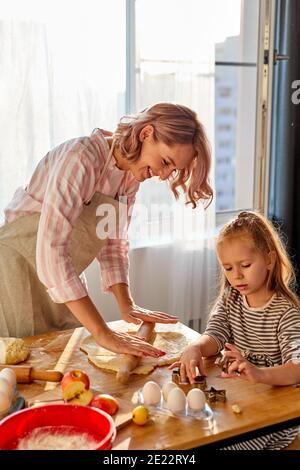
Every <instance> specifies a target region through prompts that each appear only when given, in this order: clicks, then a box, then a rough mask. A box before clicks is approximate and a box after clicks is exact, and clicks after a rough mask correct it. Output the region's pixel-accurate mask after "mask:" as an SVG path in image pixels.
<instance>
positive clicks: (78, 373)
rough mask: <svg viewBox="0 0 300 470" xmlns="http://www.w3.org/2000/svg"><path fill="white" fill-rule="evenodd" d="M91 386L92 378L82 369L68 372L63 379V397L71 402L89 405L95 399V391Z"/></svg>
mask: <svg viewBox="0 0 300 470" xmlns="http://www.w3.org/2000/svg"><path fill="white" fill-rule="evenodd" d="M89 388H90V380H89V378H88V376H87V374H86V373H85V372H83V371H82V370H71V371H69V372H67V373H66V374H65V375H64V376H63V378H62V381H61V389H62V397H63V399H64V400H65V401H67V402H69V403H76V404H80V405H88V404H89V403H90V401H91V400H92V399H93V393H92V392H91V391H90V390H89Z"/></svg>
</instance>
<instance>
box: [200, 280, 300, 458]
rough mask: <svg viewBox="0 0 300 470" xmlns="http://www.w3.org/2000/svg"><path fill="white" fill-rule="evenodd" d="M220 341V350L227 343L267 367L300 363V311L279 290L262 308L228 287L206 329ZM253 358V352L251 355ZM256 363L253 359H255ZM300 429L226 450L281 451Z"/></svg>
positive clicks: (273, 434)
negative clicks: (269, 365)
mask: <svg viewBox="0 0 300 470" xmlns="http://www.w3.org/2000/svg"><path fill="white" fill-rule="evenodd" d="M204 334H207V335H209V336H211V337H212V338H213V339H214V340H215V341H216V343H217V345H218V349H219V351H221V349H223V348H224V344H225V343H226V342H228V343H232V344H234V345H235V346H236V347H237V348H238V349H240V350H242V351H249V352H250V353H252V354H253V357H254V358H256V361H255V364H256V365H258V366H265V365H266V361H265V360H266V359H267V360H268V362H270V359H271V361H272V363H273V364H274V366H275V365H281V364H284V363H287V362H296V363H300V311H299V309H298V308H297V307H296V306H295V305H294V304H292V302H291V301H290V300H289V299H287V298H285V297H284V296H283V295H282V294H280V293H275V294H274V295H273V297H272V298H271V299H270V301H269V302H268V303H267V304H266V305H264V306H263V307H259V308H253V307H249V305H248V303H247V300H246V298H245V297H244V296H242V295H241V294H240V293H239V292H238V291H237V290H236V289H234V288H233V287H229V288H227V289H226V291H225V293H224V295H223V297H222V298H221V299H220V300H219V301H218V302H217V304H216V306H215V308H214V309H213V312H212V314H211V317H210V319H209V321H208V325H207V328H206V330H205V332H204ZM250 358H251V354H250ZM252 362H253V361H252ZM298 432H299V428H298V427H295V428H289V429H284V430H283V431H277V432H273V433H271V434H266V435H264V436H261V437H257V438H254V439H251V440H246V441H244V442H240V443H238V444H234V445H232V446H229V447H226V448H225V449H226V450H280V449H282V448H284V447H286V446H287V445H288V444H290V443H291V442H292V441H293V440H294V439H295V437H296V436H297V434H298Z"/></svg>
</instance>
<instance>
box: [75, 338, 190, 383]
mask: <svg viewBox="0 0 300 470" xmlns="http://www.w3.org/2000/svg"><path fill="white" fill-rule="evenodd" d="M153 346H154V347H155V348H157V349H160V350H162V351H165V352H166V354H165V355H164V356H162V357H158V358H154V357H145V358H141V360H140V363H139V365H138V366H137V367H136V368H135V369H134V370H133V371H132V374H149V372H151V371H152V370H153V369H154V368H155V367H157V366H165V365H167V364H172V363H173V362H175V361H177V360H178V359H179V358H180V356H181V353H182V352H183V350H184V348H185V347H186V346H187V340H186V337H185V336H184V335H183V334H182V333H177V332H169V331H168V332H156V337H155V340H154V342H153ZM80 349H81V350H82V351H84V352H85V353H87V354H88V358H89V360H90V361H91V362H92V363H93V364H94V365H95V366H97V367H99V368H100V369H108V370H113V371H118V370H119V366H120V360H121V358H122V355H120V354H116V353H113V352H111V351H108V350H107V349H105V348H102V347H101V346H99V345H98V344H97V343H96V341H95V340H94V338H93V337H92V336H87V337H86V338H84V340H83V341H82V342H81V345H80Z"/></svg>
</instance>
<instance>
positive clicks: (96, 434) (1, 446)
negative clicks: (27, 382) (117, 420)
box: [0, 404, 116, 450]
mask: <svg viewBox="0 0 300 470" xmlns="http://www.w3.org/2000/svg"><path fill="white" fill-rule="evenodd" d="M44 426H51V427H53V428H56V429H57V427H58V426H72V427H74V428H76V431H78V433H88V434H89V435H90V436H91V438H94V439H96V440H97V446H96V448H95V449H94V450H108V449H111V446H112V442H113V441H114V439H115V437H116V428H115V424H114V421H113V419H112V417H111V416H109V414H107V413H105V411H102V410H99V409H96V408H91V407H88V406H82V405H68V404H60V405H54V404H52V405H51V404H49V405H43V406H39V407H35V408H27V409H25V410H21V411H18V412H17V413H14V414H12V415H11V416H8V417H7V418H4V419H3V420H2V421H1V422H0V450H12V449H15V448H16V446H17V441H18V439H20V438H22V437H24V436H25V435H26V434H27V433H29V432H30V431H32V430H33V429H35V428H39V427H44ZM78 450H79V449H78ZM82 450H84V449H82Z"/></svg>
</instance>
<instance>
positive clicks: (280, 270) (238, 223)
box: [217, 211, 300, 307]
mask: <svg viewBox="0 0 300 470" xmlns="http://www.w3.org/2000/svg"><path fill="white" fill-rule="evenodd" d="M237 236H246V237H249V238H250V239H251V240H252V241H253V243H254V246H255V248H257V250H259V251H260V252H261V253H262V254H268V253H271V252H273V253H274V254H275V261H274V265H273V268H272V269H271V270H270V272H269V276H268V280H267V287H268V289H270V290H273V291H275V292H280V293H281V294H283V295H284V296H285V297H287V298H288V299H289V300H290V301H291V302H292V303H293V304H294V305H296V306H297V307H300V302H299V299H298V297H297V295H296V294H295V292H294V289H295V283H296V277H295V272H294V269H293V266H292V263H291V261H290V260H289V257H288V255H287V252H286V249H285V247H284V245H283V243H282V241H281V240H280V238H279V235H278V233H277V232H276V230H275V229H274V227H273V225H272V224H271V222H269V221H268V220H267V219H266V218H265V217H264V216H262V215H261V214H258V213H256V212H251V211H244V212H241V213H240V214H239V215H238V216H237V217H236V218H235V219H233V220H232V221H231V222H229V223H228V224H226V225H225V226H224V227H223V228H222V230H221V232H220V234H219V236H218V239H217V245H218V244H219V243H221V242H222V241H224V240H227V239H230V238H233V237H237ZM229 285H230V284H229V282H228V280H227V279H226V276H225V274H224V273H222V278H221V293H220V295H222V294H223V293H224V291H225V289H226V288H227V287H228V286H229Z"/></svg>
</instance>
